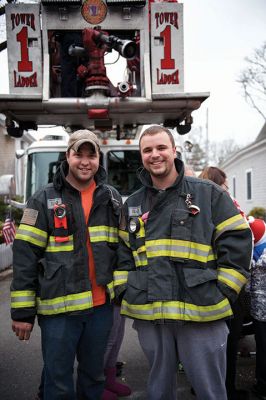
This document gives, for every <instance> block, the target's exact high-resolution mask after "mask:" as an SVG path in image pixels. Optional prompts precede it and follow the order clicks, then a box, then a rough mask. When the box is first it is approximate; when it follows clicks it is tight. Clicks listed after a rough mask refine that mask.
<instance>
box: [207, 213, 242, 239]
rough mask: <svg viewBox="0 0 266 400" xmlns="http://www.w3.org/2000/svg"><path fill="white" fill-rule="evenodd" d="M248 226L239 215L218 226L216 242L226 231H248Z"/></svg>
mask: <svg viewBox="0 0 266 400" xmlns="http://www.w3.org/2000/svg"><path fill="white" fill-rule="evenodd" d="M248 228H249V227H248V224H247V222H246V221H245V220H244V218H243V217H242V215H241V214H237V215H235V216H233V217H231V218H229V219H227V220H225V221H223V222H221V223H220V224H219V225H217V226H216V232H215V238H214V240H216V239H217V238H218V237H219V236H220V235H222V234H223V233H224V232H226V231H234V230H236V231H237V230H242V229H248Z"/></svg>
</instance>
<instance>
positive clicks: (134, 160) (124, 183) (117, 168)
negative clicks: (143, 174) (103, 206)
mask: <svg viewBox="0 0 266 400" xmlns="http://www.w3.org/2000/svg"><path fill="white" fill-rule="evenodd" d="M106 161H107V171H108V183H109V184H110V185H112V186H114V187H115V188H116V189H117V190H118V191H119V193H120V194H121V195H122V196H129V195H130V194H131V193H133V192H134V191H135V190H137V189H139V187H140V186H141V183H140V181H139V180H138V178H137V176H136V171H137V169H138V168H139V167H140V166H141V158H140V152H139V151H138V150H124V151H123V150H121V151H120V150H119V151H114V150H113V151H109V152H108V153H107V160H106Z"/></svg>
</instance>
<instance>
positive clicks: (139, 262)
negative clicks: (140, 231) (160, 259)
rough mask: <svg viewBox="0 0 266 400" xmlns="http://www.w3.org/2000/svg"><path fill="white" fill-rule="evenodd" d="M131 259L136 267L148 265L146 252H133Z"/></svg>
mask: <svg viewBox="0 0 266 400" xmlns="http://www.w3.org/2000/svg"><path fill="white" fill-rule="evenodd" d="M133 257H134V261H135V265H136V267H142V266H144V265H148V260H147V255H146V252H143V253H138V252H136V251H133Z"/></svg>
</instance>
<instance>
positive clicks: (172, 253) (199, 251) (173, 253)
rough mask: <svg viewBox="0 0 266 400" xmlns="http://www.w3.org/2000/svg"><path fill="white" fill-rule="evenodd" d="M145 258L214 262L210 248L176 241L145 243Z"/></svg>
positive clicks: (164, 240)
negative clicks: (176, 258) (177, 258)
mask: <svg viewBox="0 0 266 400" xmlns="http://www.w3.org/2000/svg"><path fill="white" fill-rule="evenodd" d="M146 249H147V257H148V258H150V257H179V258H189V259H191V260H197V261H200V262H205V263H206V262H208V261H211V260H215V255H214V254H213V251H212V247H211V246H209V245H205V244H200V243H196V242H189V241H187V240H177V239H158V240H148V241H146Z"/></svg>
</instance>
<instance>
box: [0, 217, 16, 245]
mask: <svg viewBox="0 0 266 400" xmlns="http://www.w3.org/2000/svg"><path fill="white" fill-rule="evenodd" d="M2 232H3V236H4V239H5V242H6V244H12V243H13V242H14V239H15V235H16V227H15V224H14V220H13V219H11V218H10V217H7V218H6V220H5V222H4V225H3V228H2Z"/></svg>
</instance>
